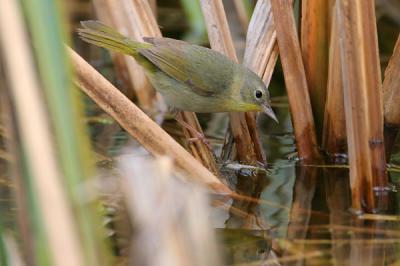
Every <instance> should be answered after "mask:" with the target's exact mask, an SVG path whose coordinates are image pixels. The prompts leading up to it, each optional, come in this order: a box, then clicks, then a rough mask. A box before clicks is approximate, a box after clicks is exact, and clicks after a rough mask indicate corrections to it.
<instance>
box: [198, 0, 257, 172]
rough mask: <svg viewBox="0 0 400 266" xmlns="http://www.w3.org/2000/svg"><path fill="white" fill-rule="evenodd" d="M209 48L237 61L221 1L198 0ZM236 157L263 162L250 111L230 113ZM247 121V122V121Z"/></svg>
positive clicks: (252, 161) (249, 161)
mask: <svg viewBox="0 0 400 266" xmlns="http://www.w3.org/2000/svg"><path fill="white" fill-rule="evenodd" d="M200 4H201V8H202V11H203V15H204V18H205V22H206V26H207V31H208V38H209V40H210V44H211V48H212V49H214V50H216V51H218V52H220V53H223V54H225V55H226V56H228V57H230V58H231V59H232V60H234V61H236V62H238V59H237V57H236V52H235V48H234V46H233V42H232V38H231V35H230V32H229V27H228V22H227V19H226V15H225V10H224V7H223V4H222V1H214V0H200ZM229 116H230V124H231V129H232V133H233V138H234V140H235V144H236V150H237V157H238V159H239V161H241V162H243V163H249V164H255V163H256V162H257V161H260V162H264V161H265V155H264V153H263V151H262V148H261V143H260V140H259V137H258V131H257V128H256V122H255V117H254V116H253V115H252V114H251V113H250V114H247V113H230V114H229ZM248 121H249V122H248Z"/></svg>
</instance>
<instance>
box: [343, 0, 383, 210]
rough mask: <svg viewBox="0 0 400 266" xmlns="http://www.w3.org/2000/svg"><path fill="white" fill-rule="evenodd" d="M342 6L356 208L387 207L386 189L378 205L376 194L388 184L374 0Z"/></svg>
mask: <svg viewBox="0 0 400 266" xmlns="http://www.w3.org/2000/svg"><path fill="white" fill-rule="evenodd" d="M336 8H337V10H336V12H337V13H336V15H337V16H338V17H337V20H338V28H339V29H340V31H339V36H340V54H341V62H342V77H343V91H344V104H345V116H346V129H347V142H348V153H349V163H350V183H351V190H352V202H353V208H355V209H356V210H361V209H363V208H364V209H367V210H369V211H372V210H374V209H375V208H382V209H385V208H386V207H387V206H385V205H386V197H385V196H384V195H383V194H384V193H382V192H381V193H379V195H381V197H378V199H379V200H382V201H383V202H382V203H379V202H378V203H377V202H376V199H375V192H374V188H375V187H376V188H378V189H382V188H384V187H386V186H387V176H386V172H385V170H386V161H385V151H384V143H383V108H382V90H381V70H380V64H379V54H378V41H377V32H376V20H375V7H374V1H372V0H363V1H353V0H338V1H336ZM363 203H365V206H364V205H363ZM379 204H383V206H379Z"/></svg>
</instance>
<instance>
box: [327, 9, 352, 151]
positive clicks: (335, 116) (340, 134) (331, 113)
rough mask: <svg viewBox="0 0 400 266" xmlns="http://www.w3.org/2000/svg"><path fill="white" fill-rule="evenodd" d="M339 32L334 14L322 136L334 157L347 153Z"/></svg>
mask: <svg viewBox="0 0 400 266" xmlns="http://www.w3.org/2000/svg"><path fill="white" fill-rule="evenodd" d="M334 10H336V9H334ZM334 12H335V11H334ZM338 30H339V29H338V25H337V19H336V15H335V14H334V15H333V17H332V29H331V37H330V47H329V67H328V68H329V69H328V86H327V93H326V105H325V114H324V115H325V117H324V129H323V136H322V147H323V149H324V150H325V151H326V152H327V153H328V154H329V155H332V156H334V155H335V154H340V153H345V152H346V151H347V141H346V121H345V117H344V100H343V86H342V72H341V71H342V70H341V62H340V50H339V32H338Z"/></svg>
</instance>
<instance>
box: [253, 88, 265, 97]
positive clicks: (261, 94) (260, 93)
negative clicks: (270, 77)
mask: <svg viewBox="0 0 400 266" xmlns="http://www.w3.org/2000/svg"><path fill="white" fill-rule="evenodd" d="M254 96H256V98H257V99H261V97H262V96H263V93H262V91H261V90H256V91H255V93H254Z"/></svg>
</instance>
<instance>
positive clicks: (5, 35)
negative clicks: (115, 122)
mask: <svg viewBox="0 0 400 266" xmlns="http://www.w3.org/2000/svg"><path fill="white" fill-rule="evenodd" d="M18 8H19V7H18V3H17V2H16V1H1V2H0V44H1V45H0V47H1V48H2V54H3V55H4V63H5V69H6V75H7V76H8V77H9V83H10V91H11V93H10V95H11V98H12V101H13V105H14V106H15V111H16V117H17V119H16V121H17V126H18V129H19V132H20V137H21V145H22V149H23V150H24V152H25V154H24V155H25V156H24V159H25V161H26V162H29V163H28V164H29V165H28V167H27V170H28V171H29V175H30V176H31V178H32V180H31V181H32V186H33V191H34V195H35V196H36V199H37V204H38V206H39V208H40V214H41V219H42V221H43V226H44V228H43V229H44V230H45V232H46V237H47V240H48V242H49V245H48V247H49V248H50V251H49V254H51V256H52V260H53V263H54V265H84V255H83V253H82V246H81V244H80V237H79V232H78V230H77V228H76V225H75V220H74V216H73V213H72V210H71V208H70V206H69V203H68V201H67V195H66V193H65V190H64V187H63V184H62V174H61V172H60V169H59V165H58V163H57V161H56V158H57V156H56V154H57V152H56V149H55V147H54V145H53V143H52V141H51V140H52V139H53V136H52V133H51V130H50V128H49V125H50V124H51V121H50V118H49V117H48V115H47V114H46V111H45V103H44V102H43V95H42V91H41V89H40V87H39V82H38V80H37V78H36V76H35V75H36V71H35V69H34V62H33V61H32V60H31V54H30V48H29V47H28V43H29V38H28V36H27V35H26V33H25V30H24V25H23V22H22V21H23V19H22V17H21V15H20V12H19V10H18ZM11 25H12V26H11ZM21 75H23V78H21ZM55 217H57V219H55ZM65 258H68V260H66V259H65ZM39 261H40V260H39Z"/></svg>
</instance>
